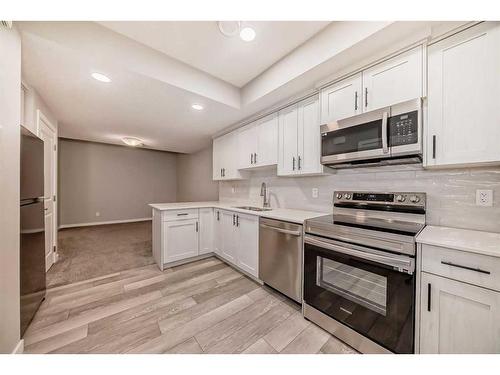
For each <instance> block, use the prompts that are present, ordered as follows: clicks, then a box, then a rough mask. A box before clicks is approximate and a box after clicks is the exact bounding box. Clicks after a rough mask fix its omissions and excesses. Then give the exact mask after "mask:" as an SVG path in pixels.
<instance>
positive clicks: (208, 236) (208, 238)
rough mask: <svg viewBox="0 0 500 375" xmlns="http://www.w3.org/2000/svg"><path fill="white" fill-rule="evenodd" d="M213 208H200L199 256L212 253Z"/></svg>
mask: <svg viewBox="0 0 500 375" xmlns="http://www.w3.org/2000/svg"><path fill="white" fill-rule="evenodd" d="M213 211H214V210H213V208H200V224H199V234H200V235H199V237H200V251H199V254H200V255H201V254H207V253H211V252H213V251H214V250H213V234H214V228H213V217H214V212H213Z"/></svg>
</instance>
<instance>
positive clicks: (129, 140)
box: [122, 137, 144, 147]
mask: <svg viewBox="0 0 500 375" xmlns="http://www.w3.org/2000/svg"><path fill="white" fill-rule="evenodd" d="M122 141H123V143H125V144H126V145H127V146H132V147H141V146H144V143H142V141H141V140H140V139H139V138H133V137H125V138H122Z"/></svg>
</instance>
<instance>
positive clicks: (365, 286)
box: [303, 191, 426, 353]
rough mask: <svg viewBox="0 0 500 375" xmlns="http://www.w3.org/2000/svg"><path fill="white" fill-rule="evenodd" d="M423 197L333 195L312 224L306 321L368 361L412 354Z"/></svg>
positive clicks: (307, 249)
mask: <svg viewBox="0 0 500 375" xmlns="http://www.w3.org/2000/svg"><path fill="white" fill-rule="evenodd" d="M425 207H426V196H425V193H407V192H405V193H402V192H395V193H372V192H353V191H338V192H335V193H334V199H333V215H327V216H322V217H319V218H315V219H311V220H307V221H306V224H305V226H306V227H305V232H306V234H305V237H304V296H303V297H304V316H305V317H306V318H308V319H309V320H311V321H313V322H315V323H316V324H318V325H319V326H321V327H323V328H324V329H326V330H327V331H329V332H331V333H332V334H333V335H335V336H337V337H339V338H340V339H342V340H343V341H345V342H346V343H348V344H350V345H351V346H353V347H354V348H355V349H357V350H359V351H361V352H364V353H383V352H392V353H413V352H414V341H415V340H414V336H415V335H414V331H415V255H416V243H415V237H416V235H417V234H418V233H419V232H420V231H421V230H422V229H423V228H424V226H425Z"/></svg>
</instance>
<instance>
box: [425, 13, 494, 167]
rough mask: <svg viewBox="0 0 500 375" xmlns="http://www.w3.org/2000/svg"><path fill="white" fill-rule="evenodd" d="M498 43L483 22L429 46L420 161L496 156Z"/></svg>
mask: <svg viewBox="0 0 500 375" xmlns="http://www.w3.org/2000/svg"><path fill="white" fill-rule="evenodd" d="M499 46H500V23H499V22H484V23H481V24H479V25H477V26H474V27H471V28H469V29H467V30H465V31H463V32H460V33H457V34H455V35H453V36H451V37H449V38H446V39H444V40H442V41H439V42H437V43H435V44H433V45H431V46H430V47H429V49H428V103H427V105H428V121H427V132H426V137H427V139H426V153H425V158H424V165H425V166H429V167H432V166H436V167H437V166H442V167H445V166H464V165H481V164H487V163H490V164H491V163H499V162H500V147H499V145H498V142H499V139H500V111H499V109H498V108H499V103H500V102H499V98H500V68H499V67H500V48H499Z"/></svg>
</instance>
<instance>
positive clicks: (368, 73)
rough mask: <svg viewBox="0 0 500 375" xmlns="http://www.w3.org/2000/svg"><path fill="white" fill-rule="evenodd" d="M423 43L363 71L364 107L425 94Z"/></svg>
mask: <svg viewBox="0 0 500 375" xmlns="http://www.w3.org/2000/svg"><path fill="white" fill-rule="evenodd" d="M422 48H423V47H422V46H418V47H416V48H413V49H411V50H410V51H407V52H404V53H402V54H400V55H397V56H395V57H393V58H391V59H389V60H387V61H384V62H381V63H380V64H377V65H375V66H373V67H371V68H369V69H367V70H365V71H363V88H364V90H363V111H364V112H366V111H370V110H372V109H377V108H381V107H386V106H389V105H392V104H396V103H400V102H404V101H406V100H410V99H415V98H419V97H421V96H422V88H423V52H422Z"/></svg>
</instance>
